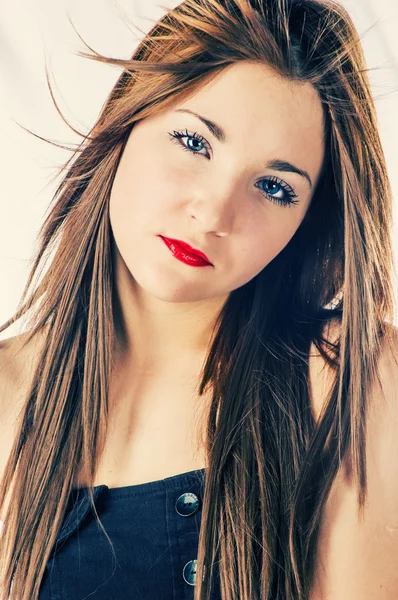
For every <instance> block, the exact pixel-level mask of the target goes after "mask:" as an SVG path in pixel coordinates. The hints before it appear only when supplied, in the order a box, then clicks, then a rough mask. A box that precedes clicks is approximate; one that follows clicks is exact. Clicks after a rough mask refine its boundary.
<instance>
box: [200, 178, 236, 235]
mask: <svg viewBox="0 0 398 600" xmlns="http://www.w3.org/2000/svg"><path fill="white" fill-rule="evenodd" d="M189 210H190V212H191V218H192V219H195V220H196V221H198V223H199V224H200V226H201V228H202V230H203V232H204V233H214V234H216V235H217V236H219V237H225V236H227V235H230V233H231V231H232V229H233V225H234V221H235V207H234V205H233V200H232V193H231V192H230V191H227V190H224V191H222V190H221V191H220V190H218V193H214V192H213V191H212V192H209V191H208V189H207V188H206V189H204V190H202V191H198V192H197V193H196V194H195V197H194V199H193V200H192V202H191V203H190V205H189Z"/></svg>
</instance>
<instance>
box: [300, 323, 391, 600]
mask: <svg viewBox="0 0 398 600" xmlns="http://www.w3.org/2000/svg"><path fill="white" fill-rule="evenodd" d="M390 327H391V329H390V331H391V341H392V343H391V344H389V343H387V341H386V340H383V341H382V345H381V351H380V355H379V360H378V372H379V380H376V381H375V382H374V383H373V385H372V387H371V389H370V390H369V391H368V397H367V400H368V412H367V421H366V424H367V427H366V449H365V458H366V472H367V498H366V503H365V511H364V513H363V516H362V517H361V516H360V514H359V512H358V503H357V488H356V486H355V484H354V483H353V482H352V481H349V480H348V479H347V478H346V477H345V476H344V472H343V469H341V470H340V471H339V472H338V474H337V477H336V479H335V481H334V482H333V485H332V489H331V492H330V494H329V497H328V499H327V502H326V504H325V509H324V513H323V520H322V526H321V529H320V538H319V548H318V556H317V571H316V577H315V581H314V589H313V590H312V594H311V596H310V599H311V600H324V599H325V600H326V598H327V600H351V599H352V598H361V600H391V599H392V598H398V571H397V568H396V557H397V556H398V452H397V439H398V330H397V328H395V327H394V326H392V325H391V326H390Z"/></svg>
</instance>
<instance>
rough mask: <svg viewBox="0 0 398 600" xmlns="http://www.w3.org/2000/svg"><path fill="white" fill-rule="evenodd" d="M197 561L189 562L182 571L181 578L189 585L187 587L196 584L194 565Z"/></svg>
mask: <svg viewBox="0 0 398 600" xmlns="http://www.w3.org/2000/svg"><path fill="white" fill-rule="evenodd" d="M197 562H198V561H197V560H196V559H195V560H190V561H189V563H187V564H186V565H185V567H184V570H183V572H182V576H183V577H184V580H185V581H186V582H187V583H188V584H189V585H195V583H196V564H197Z"/></svg>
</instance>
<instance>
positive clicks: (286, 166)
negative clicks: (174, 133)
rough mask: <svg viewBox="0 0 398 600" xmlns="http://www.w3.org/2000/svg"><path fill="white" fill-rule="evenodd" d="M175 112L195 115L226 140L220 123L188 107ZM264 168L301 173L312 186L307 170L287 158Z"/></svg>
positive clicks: (276, 160)
mask: <svg viewBox="0 0 398 600" xmlns="http://www.w3.org/2000/svg"><path fill="white" fill-rule="evenodd" d="M175 112H183V113H189V114H191V115H194V117H197V118H198V119H200V120H201V121H202V123H203V124H204V125H206V127H207V128H208V129H209V131H210V132H211V133H212V134H213V135H214V137H215V138H216V139H217V140H218V141H219V142H222V143H225V142H226V141H227V136H226V134H225V131H224V129H223V128H222V127H221V125H218V124H217V123H215V122H214V121H211V120H210V119H206V117H203V116H202V115H199V114H198V113H196V112H194V111H193V110H189V108H177V109H176V111H175ZM265 168H266V169H273V170H274V171H279V172H283V173H296V174H297V175H301V176H302V177H304V178H305V179H306V180H307V181H308V183H309V184H310V188H312V181H311V177H310V176H309V174H308V173H307V171H304V169H300V168H299V167H296V166H295V165H293V164H292V163H290V162H289V161H287V160H283V159H281V158H274V159H272V160H269V161H268V162H267V163H266V165H265Z"/></svg>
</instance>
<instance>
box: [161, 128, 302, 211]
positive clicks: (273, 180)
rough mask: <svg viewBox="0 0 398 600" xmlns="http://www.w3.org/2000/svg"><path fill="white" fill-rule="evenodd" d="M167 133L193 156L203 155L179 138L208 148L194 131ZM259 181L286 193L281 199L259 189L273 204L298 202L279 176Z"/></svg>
mask: <svg viewBox="0 0 398 600" xmlns="http://www.w3.org/2000/svg"><path fill="white" fill-rule="evenodd" d="M169 135H170V137H171V141H172V142H174V143H177V144H178V145H179V146H180V147H181V148H182V149H183V150H185V151H186V152H189V153H190V154H193V155H194V156H203V154H199V152H194V151H193V150H191V148H188V147H187V146H185V145H184V144H182V143H181V142H180V139H181V138H185V137H190V138H193V139H195V140H197V141H198V142H200V143H201V144H203V145H204V147H205V148H206V150H207V151H209V150H210V147H209V144H208V143H207V141H206V139H205V138H204V137H203V136H201V135H199V134H198V133H196V132H195V133H192V134H191V133H189V132H188V130H187V129H186V130H185V132H184V131H173V133H170V132H169ZM261 181H267V182H271V183H275V184H276V185H279V186H280V187H281V188H282V189H283V191H284V192H285V195H286V196H285V199H281V198H277V197H276V196H273V195H272V194H270V193H268V192H265V191H264V190H261V189H260V193H261V194H262V195H263V196H265V197H266V198H268V199H269V200H271V202H274V203H275V204H280V205H282V206H287V207H289V208H290V207H291V206H293V205H294V204H299V201H298V200H294V198H297V194H295V193H294V190H293V188H291V187H290V185H289V184H287V183H286V181H283V180H282V179H279V177H276V176H275V175H273V176H271V177H265V178H263V179H261V180H260V182H261Z"/></svg>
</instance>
